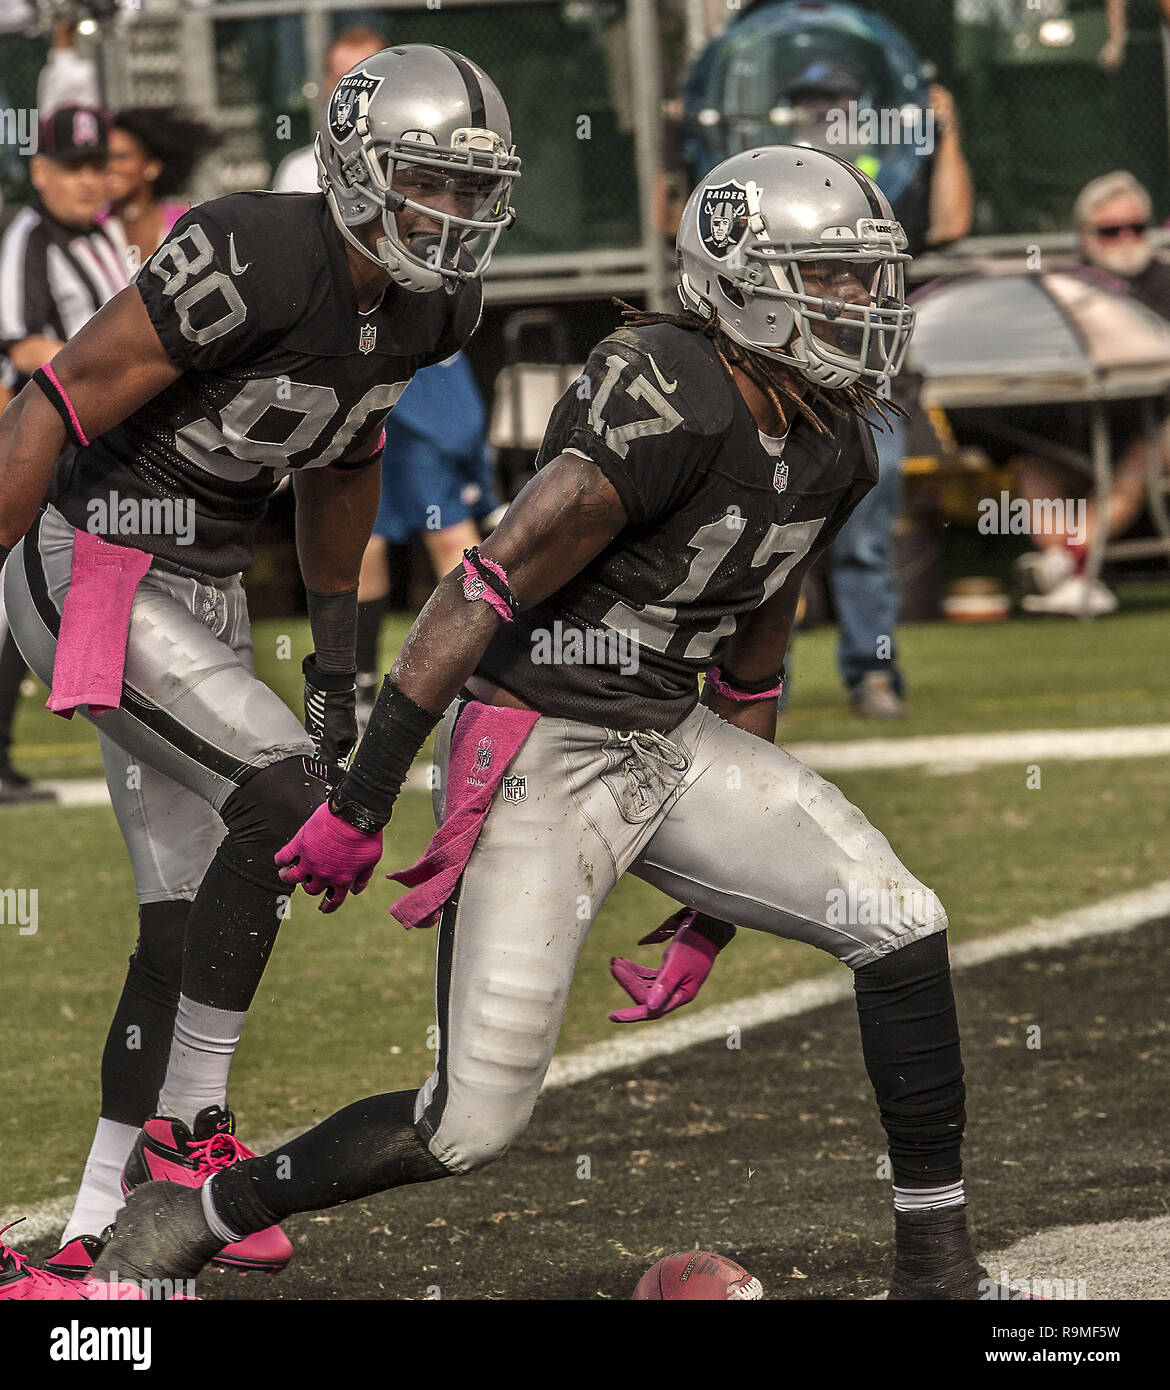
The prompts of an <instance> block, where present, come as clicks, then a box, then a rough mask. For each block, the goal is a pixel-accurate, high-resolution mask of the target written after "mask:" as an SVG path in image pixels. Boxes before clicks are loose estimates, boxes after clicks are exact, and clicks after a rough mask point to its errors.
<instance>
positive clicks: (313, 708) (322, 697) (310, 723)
mask: <svg viewBox="0 0 1170 1390" xmlns="http://www.w3.org/2000/svg"><path fill="white" fill-rule="evenodd" d="M314 655H315V654H314V653H310V654H309V655H308V656H307V657H305V659H304V661H303V662H302V663H301V670H302V671H303V672H304V673H305V730H306V732H307V733H308V735H309V737H310V738H311V739H312V740H313V745H314V747H315V748H316V750H317V757H318V758H319V759H320V760H321V761H322V762H323V763H324V764H325V766H326V767H327V768H328V769H329V778H328V780H329V785H330V786H331V787H333V786H336V785H337V783H338V782H339V781H340V780H341V776H342V773H343V772H344V771H345V767H346V764H347V763H348V762H349V757H350V754H351V753H352V752H353V750H354V746H355V745H356V743H357V714H356V709H355V705H356V701H357V690H356V687H355V684H354V682H355V679H356V676H357V672H356V671H321V670H319V669H318V667H317V663H316V661H315V660H314Z"/></svg>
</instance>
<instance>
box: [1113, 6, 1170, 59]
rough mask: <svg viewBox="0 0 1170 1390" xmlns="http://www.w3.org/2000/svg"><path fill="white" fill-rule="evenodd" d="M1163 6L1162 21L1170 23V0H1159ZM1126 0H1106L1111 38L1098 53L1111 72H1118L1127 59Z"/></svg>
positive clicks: (1127, 27)
mask: <svg viewBox="0 0 1170 1390" xmlns="http://www.w3.org/2000/svg"><path fill="white" fill-rule="evenodd" d="M1158 3H1159V5H1161V7H1162V21H1163V23H1165V24H1170V0H1158ZM1127 9H1128V6H1127V4H1126V0H1105V16H1106V19H1107V20H1108V21H1109V38H1108V40H1107V42H1106V44H1105V47H1104V48H1103V49H1102V50H1101V52H1100V54H1099V55H1098V62H1099V63H1100V64H1101V66H1102V67H1103V68H1106V69H1108V70H1109V71H1110V72H1116V71H1117V69H1118V68H1119V67H1120V66H1121V64H1122V63H1123V61H1124V60H1125V46H1126V44H1127V43H1128V42H1129V24H1128V19H1127V15H1126V10H1127Z"/></svg>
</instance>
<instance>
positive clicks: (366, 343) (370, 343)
mask: <svg viewBox="0 0 1170 1390" xmlns="http://www.w3.org/2000/svg"><path fill="white" fill-rule="evenodd" d="M377 336H378V330H377V329H376V328H375V327H374V325H373V324H372V323H363V324H362V331H361V332H360V333H359V334H358V351H359V352H373V350H374V341H375V339H376V338H377Z"/></svg>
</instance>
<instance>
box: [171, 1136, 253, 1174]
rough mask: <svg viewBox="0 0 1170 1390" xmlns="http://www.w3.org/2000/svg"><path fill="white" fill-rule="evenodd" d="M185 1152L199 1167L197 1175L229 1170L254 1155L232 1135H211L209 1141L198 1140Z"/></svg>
mask: <svg viewBox="0 0 1170 1390" xmlns="http://www.w3.org/2000/svg"><path fill="white" fill-rule="evenodd" d="M187 1152H188V1153H189V1154H190V1155H191V1157H192V1158H194V1160H195V1162H196V1163H197V1164H198V1165H199V1167H198V1172H199V1173H208V1174H210V1173H218V1172H219V1170H220V1169H221V1168H230V1167H231V1166H232V1164H233V1163H240V1162H241V1161H242V1160H243V1159H245V1158H255V1157H256V1155H255V1154H254V1153H253V1152H252V1150H251V1149H250V1148H248V1146H247V1145H246V1144H241V1143H240V1141H239V1140H238V1139H237V1138H236V1136H235V1135H234V1134H213V1135H212V1136H211V1137H210V1138H209V1139H199V1140H197V1141H196V1142H195V1143H193V1144H189V1145H188V1146H187Z"/></svg>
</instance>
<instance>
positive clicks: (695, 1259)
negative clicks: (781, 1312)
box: [633, 1250, 764, 1303]
mask: <svg viewBox="0 0 1170 1390" xmlns="http://www.w3.org/2000/svg"><path fill="white" fill-rule="evenodd" d="M763 1296H764V1290H763V1289H762V1288H761V1287H760V1281H759V1280H758V1279H753V1278H752V1276H751V1275H750V1274H749V1273H748V1272H747V1270H746V1269H744V1267H743V1265H739V1264H736V1262H735V1261H734V1260H729V1259H727V1258H726V1257H725V1256H723V1255H713V1254H712V1253H711V1252H710V1250H682V1251H680V1252H679V1253H678V1254H677V1255H667V1256H666V1258H665V1259H662V1260H659V1261H658V1263H657V1264H655V1265H651V1266H650V1268H649V1269H648V1270H647V1271H646V1273H645V1274H643V1275H642V1277H641V1279H639V1280H638V1287H637V1288H636V1289H635V1290H634V1293H633V1297H634V1298H637V1299H667V1298H670V1299H680V1298H688V1299H699V1300H702V1301H703V1302H707V1303H723V1302H725V1301H729V1300H732V1299H740V1298H763Z"/></svg>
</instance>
